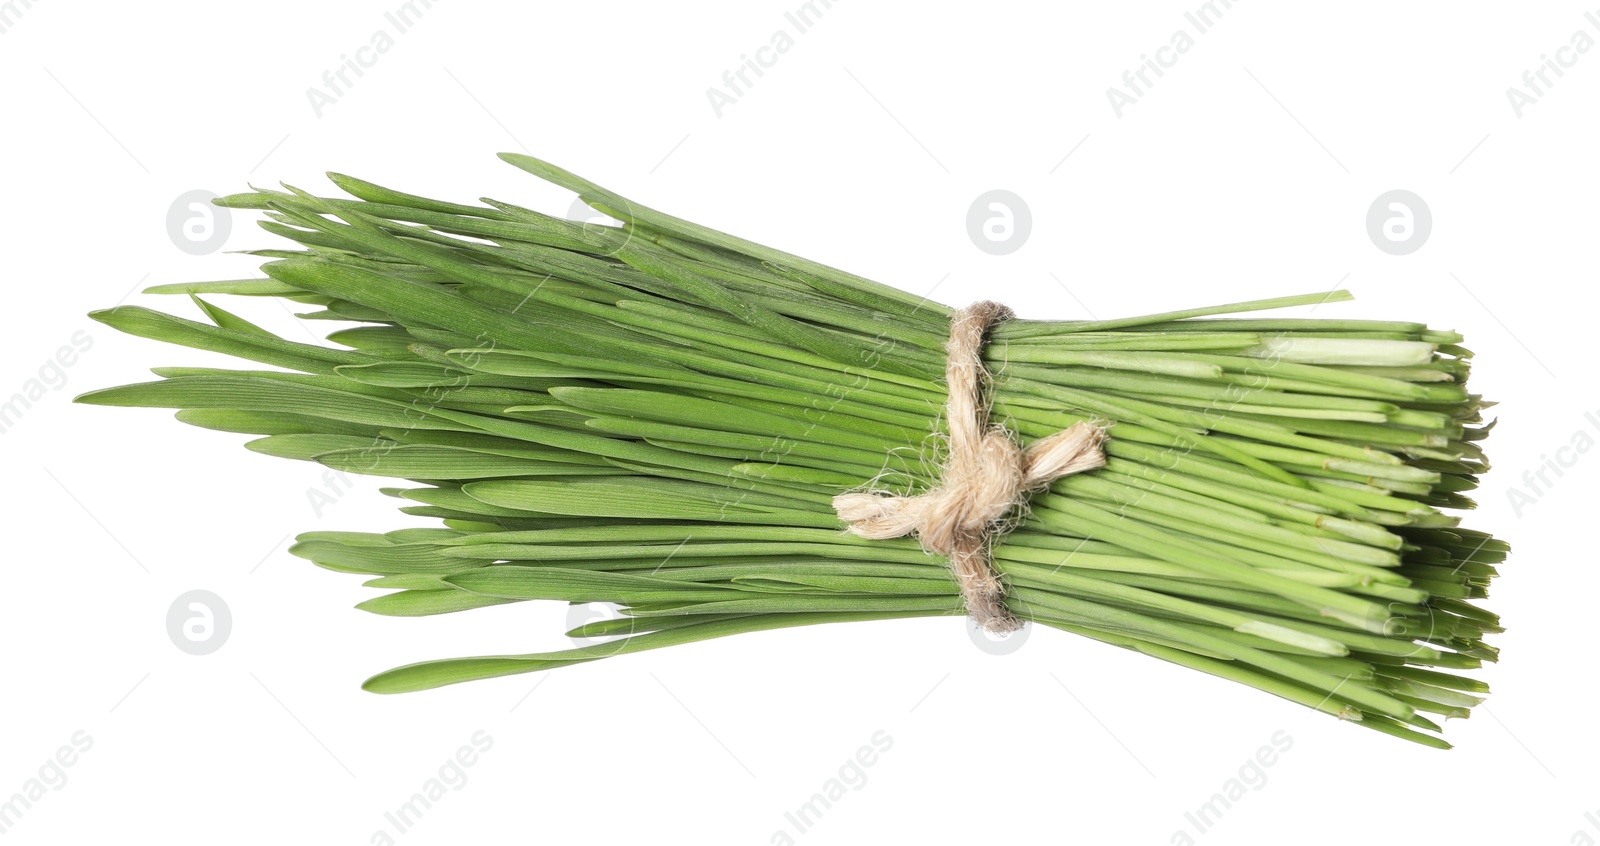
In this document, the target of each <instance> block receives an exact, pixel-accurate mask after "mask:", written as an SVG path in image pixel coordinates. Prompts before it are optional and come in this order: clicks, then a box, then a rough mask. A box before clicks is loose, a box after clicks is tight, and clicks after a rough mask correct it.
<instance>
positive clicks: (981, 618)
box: [833, 300, 1106, 634]
mask: <svg viewBox="0 0 1600 846" xmlns="http://www.w3.org/2000/svg"><path fill="white" fill-rule="evenodd" d="M1011 316H1012V312H1011V309H1009V308H1007V307H1005V306H1003V305H1001V304H1000V303H996V302H989V301H987V300H986V301H983V302H978V303H973V304H972V305H970V306H967V307H966V308H964V309H961V310H960V311H958V312H956V314H955V316H954V317H953V318H952V319H951V321H950V340H949V341H948V342H946V344H945V351H946V353H947V354H948V358H947V360H946V363H945V377H946V382H947V386H948V388H949V392H950V398H949V400H948V401H947V402H946V404H945V420H946V422H947V425H948V426H949V428H950V443H949V455H948V457H947V458H946V459H945V461H944V465H943V466H942V467H941V468H940V471H939V481H938V484H937V485H935V486H934V487H933V489H931V490H929V491H928V492H927V493H924V494H921V495H919V496H911V497H904V496H892V495H889V494H884V493H878V492H872V491H865V492H856V493H847V494H840V495H839V496H836V497H834V498H833V510H834V511H835V512H836V513H837V514H838V515H839V517H840V519H842V520H844V521H845V522H847V523H849V524H850V526H849V530H850V532H851V533H853V534H856V535H860V536H861V537H864V538H873V539H882V538H898V537H904V536H905V535H910V534H915V535H916V536H917V538H918V539H919V540H920V541H921V542H922V547H923V549H926V550H928V551H929V552H934V553H938V554H940V555H943V556H945V557H946V558H948V559H949V561H950V571H951V572H952V573H954V574H955V577H956V581H957V583H958V584H959V585H960V586H961V596H962V599H963V600H964V601H965V603H966V607H967V613H968V614H969V615H971V617H972V618H973V619H974V620H975V621H977V623H978V625H979V626H981V627H982V628H983V629H984V630H986V631H989V632H994V633H997V634H1001V633H1005V632H1013V631H1016V630H1017V629H1019V628H1022V621H1021V620H1019V619H1017V618H1016V617H1015V616H1014V615H1013V614H1012V613H1011V612H1010V610H1008V609H1007V608H1006V605H1005V585H1004V584H1002V583H1001V581H1000V577H999V576H998V575H997V574H996V573H995V571H994V567H993V565H992V564H991V563H990V560H989V544H990V542H991V540H992V538H993V536H994V535H995V534H996V533H997V530H1000V529H1001V528H1002V527H1001V526H1000V523H1001V519H1002V518H1004V517H1005V516H1006V515H1007V514H1008V513H1010V512H1011V510H1012V509H1013V508H1015V507H1017V506H1018V505H1021V504H1022V503H1023V502H1024V501H1025V500H1026V499H1027V496H1028V494H1029V493H1030V492H1032V491H1035V490H1040V489H1042V488H1044V487H1046V486H1048V485H1049V484H1050V483H1051V482H1053V481H1055V480H1056V479H1059V478H1061V477H1063V476H1070V475H1072V474H1073V473H1081V472H1083V471H1085V470H1093V469H1095V468H1098V467H1101V466H1103V465H1104V464H1105V462H1106V458H1105V453H1104V452H1103V451H1102V450H1101V444H1102V443H1103V442H1104V441H1105V437H1106V434H1105V430H1104V429H1102V428H1101V427H1099V426H1096V425H1094V424H1092V423H1088V422H1080V423H1076V424H1074V425H1072V426H1071V427H1069V428H1067V429H1064V430H1062V431H1060V432H1057V433H1055V434H1054V435H1051V436H1049V437H1047V438H1041V439H1039V440H1037V441H1034V442H1033V443H1032V444H1030V445H1029V446H1028V448H1027V449H1022V448H1020V447H1018V446H1017V443H1016V441H1014V440H1012V438H1011V434H1010V433H1009V432H1007V431H1006V430H1005V428H1003V427H1001V426H992V425H990V424H989V405H988V402H987V398H986V392H987V387H988V381H989V372H988V371H987V370H986V369H984V366H983V346H984V341H985V339H986V337H987V336H988V333H989V329H990V328H991V327H992V326H994V325H995V324H996V323H999V322H1001V321H1003V320H1008V319H1010V318H1011Z"/></svg>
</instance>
